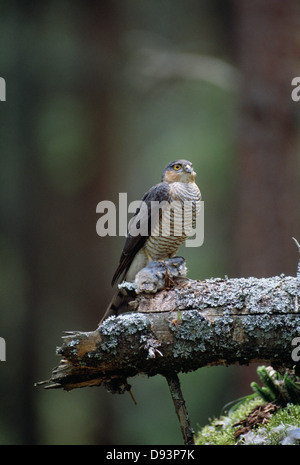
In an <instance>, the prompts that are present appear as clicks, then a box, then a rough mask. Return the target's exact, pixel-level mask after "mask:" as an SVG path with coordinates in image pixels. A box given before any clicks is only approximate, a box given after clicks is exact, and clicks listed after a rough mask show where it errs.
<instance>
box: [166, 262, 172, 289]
mask: <svg viewBox="0 0 300 465" xmlns="http://www.w3.org/2000/svg"><path fill="white" fill-rule="evenodd" d="M173 286H174V280H173V279H172V274H171V271H170V268H169V267H168V266H167V265H166V273H165V289H171V287H173Z"/></svg>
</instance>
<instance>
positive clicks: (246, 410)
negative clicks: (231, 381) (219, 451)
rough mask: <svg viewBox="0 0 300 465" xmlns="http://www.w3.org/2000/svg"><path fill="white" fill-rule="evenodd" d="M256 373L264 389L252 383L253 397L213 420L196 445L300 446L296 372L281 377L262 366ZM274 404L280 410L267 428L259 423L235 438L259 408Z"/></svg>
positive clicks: (237, 403) (298, 388)
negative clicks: (246, 419)
mask: <svg viewBox="0 0 300 465" xmlns="http://www.w3.org/2000/svg"><path fill="white" fill-rule="evenodd" d="M257 373H258V375H259V377H260V379H261V380H262V382H263V386H259V385H258V384H257V383H255V382H253V383H251V387H252V389H253V390H254V394H252V395H249V396H246V397H244V398H243V399H240V400H238V401H237V402H236V403H235V405H234V407H232V408H231V409H230V410H229V412H228V414H227V415H225V416H221V417H220V418H216V419H214V420H212V421H211V422H210V423H209V425H207V426H204V427H203V428H202V429H201V430H200V431H199V432H198V434H197V435H196V441H195V442H196V444H198V445H205V444H214V445H233V444H237V443H238V444H247V445H248V444H260V445H276V444H300V383H299V378H298V377H297V376H296V375H295V374H294V372H293V370H287V371H286V372H285V373H284V374H280V373H279V372H278V371H276V370H274V369H273V368H272V367H266V366H261V367H258V368H257ZM267 403H273V405H276V406H277V407H278V408H277V409H276V411H275V412H274V413H273V414H272V415H271V416H270V418H268V422H267V423H266V424H264V425H260V424H259V423H257V424H256V425H255V426H254V427H253V428H252V429H250V431H248V432H247V431H245V432H244V433H242V434H241V435H240V436H238V437H235V435H234V433H235V432H236V430H237V429H238V428H239V425H238V423H239V422H240V421H241V420H244V419H245V418H246V417H247V416H248V415H249V414H250V413H251V412H252V411H253V410H254V409H255V408H256V407H257V406H259V405H261V406H263V405H266V404H267Z"/></svg>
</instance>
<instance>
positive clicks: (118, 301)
mask: <svg viewBox="0 0 300 465" xmlns="http://www.w3.org/2000/svg"><path fill="white" fill-rule="evenodd" d="M128 301H129V297H128V296H125V295H124V294H122V292H121V291H120V290H119V289H118V290H117V291H116V292H115V294H114V295H113V298H112V299H111V301H110V304H109V305H108V307H107V309H106V311H105V313H104V315H103V317H102V318H101V320H100V323H99V325H101V323H103V321H104V320H106V318H108V317H109V316H113V315H115V316H117V315H119V314H120V313H123V312H125V311H126V310H127V309H128V308H127V304H128Z"/></svg>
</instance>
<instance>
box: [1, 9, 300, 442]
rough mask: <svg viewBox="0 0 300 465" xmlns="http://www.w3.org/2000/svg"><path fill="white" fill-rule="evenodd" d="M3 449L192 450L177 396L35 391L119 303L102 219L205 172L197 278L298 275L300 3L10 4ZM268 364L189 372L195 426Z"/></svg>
mask: <svg viewBox="0 0 300 465" xmlns="http://www.w3.org/2000/svg"><path fill="white" fill-rule="evenodd" d="M0 41H1V54H0V75H1V76H2V77H3V78H4V79H5V81H6V92H7V93H6V102H0V121H1V126H0V146H1V156H0V176H1V182H0V218H1V232H0V254H1V260H0V289H1V291H0V292H1V294H0V306H1V307H0V336H1V337H3V338H5V340H6V349H7V355H6V356H7V360H6V362H1V363H0V412H1V413H0V443H1V444H152V445H155V444H181V442H182V438H181V434H180V430H179V427H178V422H177V418H176V415H175V412H174V407H173V404H172V400H171V398H170V395H169V391H168V386H167V383H166V381H165V380H164V379H163V378H162V377H159V376H157V377H154V378H150V379H148V378H145V377H142V376H141V377H137V378H134V379H133V380H129V382H131V384H132V389H133V393H134V396H135V398H136V400H137V405H136V406H135V405H134V404H133V403H132V400H131V398H130V396H129V394H124V395H123V396H118V395H112V394H110V393H107V392H106V391H105V389H104V388H93V389H82V390H78V391H71V392H70V393H66V392H63V391H60V390H57V391H45V390H44V389H42V388H41V387H39V388H38V387H35V386H34V383H35V382H37V381H41V380H45V379H48V378H49V377H50V375H51V371H52V368H53V367H54V366H56V365H57V364H58V362H59V358H58V357H57V356H56V355H55V348H56V346H59V345H60V343H61V335H62V333H63V331H65V330H82V331H89V330H93V329H95V328H96V326H97V324H98V321H99V319H100V317H101V315H102V312H103V311H104V309H105V307H106V305H107V304H108V302H109V300H110V297H111V295H112V292H113V291H112V289H111V287H110V281H111V276H112V275H113V272H114V270H115V267H116V265H117V262H118V260H119V254H120V251H121V248H122V245H123V241H124V238H122V237H104V238H101V237H99V236H97V234H96V222H97V219H98V217H99V215H97V214H96V205H97V204H98V202H100V201H101V200H112V201H114V202H116V203H118V193H119V192H127V193H128V202H131V201H132V200H137V199H139V198H141V196H142V195H143V193H144V192H145V191H146V190H147V189H148V188H149V187H150V186H152V185H153V184H154V183H156V182H159V180H160V176H161V172H162V170H163V168H164V166H165V165H166V164H167V163H168V162H169V161H172V160H175V159H177V158H186V159H189V160H191V161H192V162H193V164H194V167H195V170H196V172H197V182H198V184H199V186H200V189H201V191H202V194H203V200H204V201H205V239H204V244H203V246H202V247H200V248H197V249H195V248H182V249H181V254H182V255H184V256H185V258H186V260H187V264H188V268H189V277H191V278H193V279H206V278H210V277H212V276H213V277H218V276H219V277H224V275H228V276H229V277H238V276H250V275H255V276H258V277H262V276H271V275H276V274H280V273H285V274H290V275H295V274H296V266H297V260H298V253H297V250H296V247H295V244H294V242H293V241H292V236H294V237H296V238H298V240H300V228H299V160H300V157H299V109H300V102H298V103H297V102H294V101H293V100H292V99H291V91H292V87H291V81H292V78H293V77H295V76H300V63H299V56H300V28H299V3H298V2H297V0H286V1H284V2H283V1H279V0H236V1H234V0H231V1H230V0H223V1H220V0H219V1H217V0H161V1H157V0H151V1H150V0H142V1H141V0H101V1H92V0H86V1H84V2H83V1H76V0H73V1H71V0H53V1H44V2H35V1H26V2H24V1H22V2H21V1H19V0H11V1H10V2H2V3H1V6H0ZM254 379H256V371H255V367H253V366H250V367H214V368H203V369H200V370H198V371H196V372H193V373H188V374H181V375H180V380H181V383H182V390H183V394H184V397H185V399H186V403H187V408H188V411H189V414H190V417H191V421H192V424H193V427H194V428H195V429H197V426H198V425H204V424H206V423H207V421H208V418H209V417H213V416H216V415H219V414H220V411H221V409H222V407H223V406H224V405H225V404H226V403H227V402H229V401H231V400H234V399H236V398H238V397H240V396H243V395H245V394H248V393H250V392H251V389H250V386H249V384H250V382H251V381H252V380H254Z"/></svg>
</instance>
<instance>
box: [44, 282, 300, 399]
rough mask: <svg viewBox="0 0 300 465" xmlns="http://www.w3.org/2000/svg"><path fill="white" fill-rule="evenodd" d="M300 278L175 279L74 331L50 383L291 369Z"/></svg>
mask: <svg viewBox="0 0 300 465" xmlns="http://www.w3.org/2000/svg"><path fill="white" fill-rule="evenodd" d="M299 297H300V282H299V277H291V276H283V275H282V276H276V277H272V278H262V279H258V278H239V279H209V280H206V281H192V280H178V281H177V282H175V283H174V286H173V287H172V288H171V289H165V290H162V291H160V292H158V293H156V294H154V295H151V294H141V295H136V296H135V297H134V301H133V302H131V307H135V311H134V312H131V313H124V314H122V315H120V316H117V317H110V318H108V319H106V320H105V321H104V322H103V323H102V324H101V325H100V326H99V327H98V328H97V329H96V330H95V331H92V332H88V333H86V332H69V333H67V334H66V335H65V336H64V342H63V345H62V346H61V347H60V348H59V349H58V351H57V353H58V355H60V356H61V357H62V360H61V362H60V365H59V366H58V367H57V368H55V369H54V371H53V373H52V376H51V378H50V379H49V380H48V381H47V382H45V384H46V387H47V388H63V389H66V390H70V389H74V388H79V387H84V386H99V385H103V386H105V387H106V388H107V389H109V390H110V391H112V392H124V391H125V390H129V389H130V386H129V385H128V383H127V379H128V378H130V377H133V376H136V375H138V374H140V373H143V374H146V375H149V376H154V375H156V374H161V375H164V376H165V377H167V378H168V377H169V376H170V375H173V374H177V373H179V372H188V371H192V370H196V369H198V368H200V367H203V366H209V365H230V364H249V363H251V362H253V361H255V362H263V363H268V364H270V365H272V366H274V367H278V366H283V367H292V366H293V365H295V361H294V360H293V358H292V351H293V348H294V347H293V346H292V340H293V339H294V338H295V337H297V336H299V335H300V313H299V311H300V309H299V304H298V300H299Z"/></svg>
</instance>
